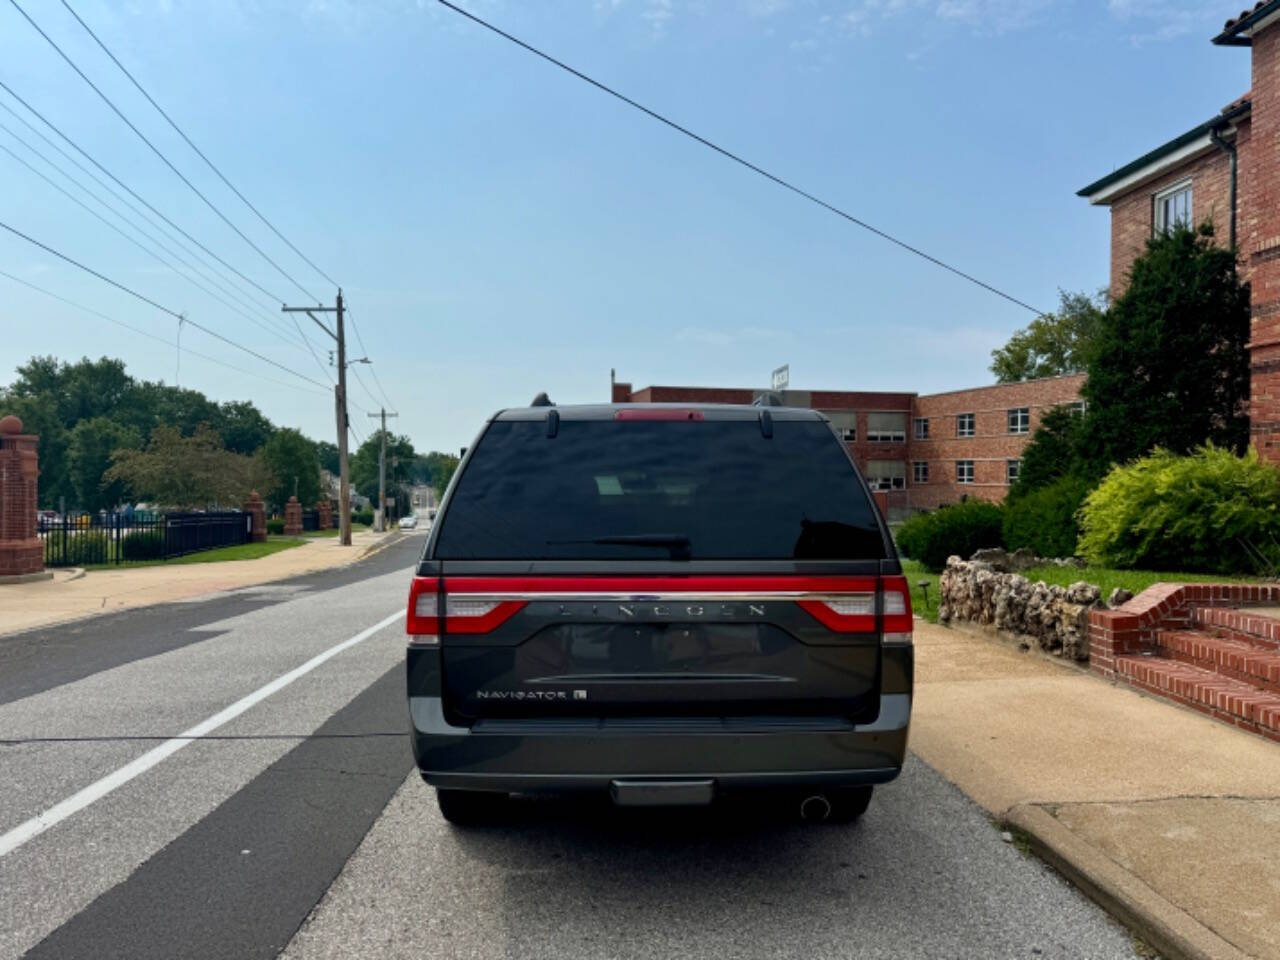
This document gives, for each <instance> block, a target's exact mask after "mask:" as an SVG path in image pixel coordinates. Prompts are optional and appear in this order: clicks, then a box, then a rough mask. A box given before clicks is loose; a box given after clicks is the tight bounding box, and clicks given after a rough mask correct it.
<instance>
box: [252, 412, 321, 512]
mask: <svg viewBox="0 0 1280 960" xmlns="http://www.w3.org/2000/svg"><path fill="white" fill-rule="evenodd" d="M261 456H262V462H263V465H264V466H265V467H266V469H267V470H268V471H270V473H271V476H272V477H273V478H274V481H275V482H274V483H273V484H272V485H271V486H270V487H269V488H268V489H267V491H266V497H267V502H268V503H270V504H272V505H274V506H276V507H280V508H283V507H284V505H285V503H286V502H287V501H288V499H289V498H290V497H292V496H296V497H297V498H298V500H299V501H300V502H301V503H303V504H306V505H307V506H308V507H310V506H311V505H312V504H314V503H315V502H316V501H317V500H318V499H320V457H319V456H318V455H317V453H316V445H315V443H313V442H312V441H311V440H308V439H307V438H306V437H305V436H303V435H302V433H301V432H300V431H298V430H294V429H292V428H291V427H282V428H281V429H279V430H277V431H276V432H275V433H274V434H273V435H272V437H271V439H270V440H268V441H267V442H266V443H265V444H264V445H263V447H262V451H261Z"/></svg>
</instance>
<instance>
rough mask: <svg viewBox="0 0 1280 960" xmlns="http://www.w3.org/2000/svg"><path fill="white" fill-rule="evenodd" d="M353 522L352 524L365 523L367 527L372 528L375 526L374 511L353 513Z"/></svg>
mask: <svg viewBox="0 0 1280 960" xmlns="http://www.w3.org/2000/svg"><path fill="white" fill-rule="evenodd" d="M351 522H352V523H363V524H364V525H365V526H366V527H372V526H373V511H372V510H360V511H358V512H356V513H353V514H351Z"/></svg>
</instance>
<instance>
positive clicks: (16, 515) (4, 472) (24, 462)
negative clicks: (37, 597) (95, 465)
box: [0, 416, 44, 581]
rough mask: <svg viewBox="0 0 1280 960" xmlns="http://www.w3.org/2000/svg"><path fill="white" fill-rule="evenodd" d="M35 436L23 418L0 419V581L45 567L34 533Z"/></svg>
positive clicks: (29, 574)
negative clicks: (24, 427) (24, 428)
mask: <svg viewBox="0 0 1280 960" xmlns="http://www.w3.org/2000/svg"><path fill="white" fill-rule="evenodd" d="M37 439H38V438H36V437H33V436H31V435H30V434H24V433H23V432H22V421H21V420H19V419H18V418H17V417H13V416H9V417H5V418H4V419H2V420H0V581H3V580H5V579H7V578H9V577H29V576H32V575H34V574H39V573H40V572H41V571H43V570H44V545H43V544H42V543H41V542H40V537H39V536H38V534H37V533H36V479H37V477H38V476H39V473H40V471H39V466H38V463H37V459H36V443H37Z"/></svg>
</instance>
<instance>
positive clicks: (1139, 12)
mask: <svg viewBox="0 0 1280 960" xmlns="http://www.w3.org/2000/svg"><path fill="white" fill-rule="evenodd" d="M1107 12H1108V13H1110V14H1111V16H1112V17H1114V18H1115V19H1116V20H1119V21H1120V22H1121V23H1124V24H1127V25H1129V26H1130V27H1131V29H1132V32H1131V33H1130V34H1129V40H1130V41H1131V42H1132V43H1133V44H1134V46H1143V45H1144V44H1148V43H1162V42H1164V41H1167V40H1174V39H1176V38H1178V37H1182V36H1186V35H1187V34H1189V33H1195V32H1197V31H1200V32H1203V33H1205V34H1210V33H1212V32H1213V31H1214V28H1215V27H1217V26H1218V24H1219V22H1220V21H1221V20H1222V16H1221V15H1220V14H1210V13H1209V12H1208V11H1206V10H1205V8H1204V5H1203V4H1201V3H1199V2H1196V0H1176V2H1169V0H1109V2H1108V3H1107Z"/></svg>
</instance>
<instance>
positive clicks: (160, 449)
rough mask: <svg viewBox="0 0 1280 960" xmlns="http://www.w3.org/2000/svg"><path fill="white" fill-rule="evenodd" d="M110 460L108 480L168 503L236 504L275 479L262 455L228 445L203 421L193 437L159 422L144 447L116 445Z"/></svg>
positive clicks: (139, 496)
mask: <svg viewBox="0 0 1280 960" xmlns="http://www.w3.org/2000/svg"><path fill="white" fill-rule="evenodd" d="M111 461H112V463H111V468H110V469H109V470H107V472H106V474H105V475H104V477H103V480H104V482H106V483H121V484H123V485H124V487H125V489H127V490H128V491H129V492H130V493H131V494H132V495H133V496H134V497H135V498H137V499H145V500H154V501H156V502H158V503H160V504H161V505H163V506H166V507H182V508H195V507H209V506H235V507H238V506H239V505H240V504H241V503H243V502H244V499H245V497H247V496H248V493H249V491H250V490H251V489H255V488H257V489H262V488H264V487H269V486H270V481H271V477H270V475H269V474H268V473H267V472H266V471H265V470H264V465H263V464H262V462H261V461H260V460H256V459H254V458H251V457H246V456H244V455H243V454H238V453H232V452H230V451H229V450H224V449H223V447H222V439H221V438H220V437H219V436H218V435H217V434H216V433H215V432H214V431H213V430H211V429H209V428H208V427H203V426H202V427H200V428H198V429H197V430H196V432H195V433H194V434H192V435H191V436H189V437H184V436H182V434H181V433H179V432H178V430H177V429H176V428H174V427H171V426H159V427H156V428H155V429H154V430H152V431H151V437H150V439H149V440H148V442H147V446H146V449H145V450H127V449H125V450H117V451H116V452H115V453H114V454H113V456H112V458H111Z"/></svg>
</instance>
